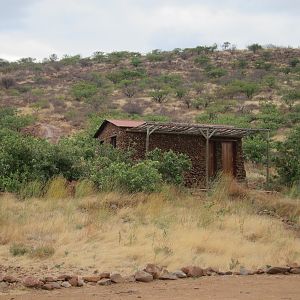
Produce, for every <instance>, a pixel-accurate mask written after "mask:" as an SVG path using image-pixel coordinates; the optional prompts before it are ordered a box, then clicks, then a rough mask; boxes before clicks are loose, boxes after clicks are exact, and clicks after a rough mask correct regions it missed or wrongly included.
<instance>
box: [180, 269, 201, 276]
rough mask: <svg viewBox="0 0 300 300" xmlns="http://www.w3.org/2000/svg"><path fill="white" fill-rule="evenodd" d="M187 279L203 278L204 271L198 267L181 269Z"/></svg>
mask: <svg viewBox="0 0 300 300" xmlns="http://www.w3.org/2000/svg"><path fill="white" fill-rule="evenodd" d="M181 271H182V272H184V273H185V274H186V275H187V277H201V276H203V275H204V272H203V269H202V268H200V267H196V266H188V267H184V268H182V269H181Z"/></svg>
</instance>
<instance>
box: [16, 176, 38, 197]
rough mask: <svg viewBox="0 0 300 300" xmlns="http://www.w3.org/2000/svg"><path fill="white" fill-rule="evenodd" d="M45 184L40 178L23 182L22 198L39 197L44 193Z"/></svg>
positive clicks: (20, 192) (20, 194) (20, 193)
mask: <svg viewBox="0 0 300 300" xmlns="http://www.w3.org/2000/svg"><path fill="white" fill-rule="evenodd" d="M43 189H44V184H43V183H42V182H40V181H38V180H35V181H31V182H25V183H22V185H21V187H20V191H19V196H20V197H21V199H29V198H39V197H41V196H42V195H43Z"/></svg>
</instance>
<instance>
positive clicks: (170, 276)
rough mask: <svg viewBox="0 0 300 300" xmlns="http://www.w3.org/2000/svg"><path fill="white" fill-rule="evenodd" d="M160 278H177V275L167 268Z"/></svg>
mask: <svg viewBox="0 0 300 300" xmlns="http://www.w3.org/2000/svg"><path fill="white" fill-rule="evenodd" d="M158 279H160V280H177V276H176V275H175V274H172V273H169V272H168V271H167V270H165V271H164V272H162V273H161V274H160V276H159V278H158Z"/></svg>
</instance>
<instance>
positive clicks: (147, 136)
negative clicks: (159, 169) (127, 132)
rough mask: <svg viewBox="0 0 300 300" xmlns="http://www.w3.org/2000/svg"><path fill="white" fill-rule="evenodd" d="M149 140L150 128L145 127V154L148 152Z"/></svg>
mask: <svg viewBox="0 0 300 300" xmlns="http://www.w3.org/2000/svg"><path fill="white" fill-rule="evenodd" d="M149 139H150V128H149V127H147V133H146V154H147V153H148V152H149Z"/></svg>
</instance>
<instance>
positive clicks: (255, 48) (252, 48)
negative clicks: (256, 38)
mask: <svg viewBox="0 0 300 300" xmlns="http://www.w3.org/2000/svg"><path fill="white" fill-rule="evenodd" d="M247 48H248V50H250V51H252V52H253V53H256V52H257V51H258V50H261V49H262V48H263V47H262V46H261V45H259V44H257V43H256V44H252V45H249V46H248V47H247Z"/></svg>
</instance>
